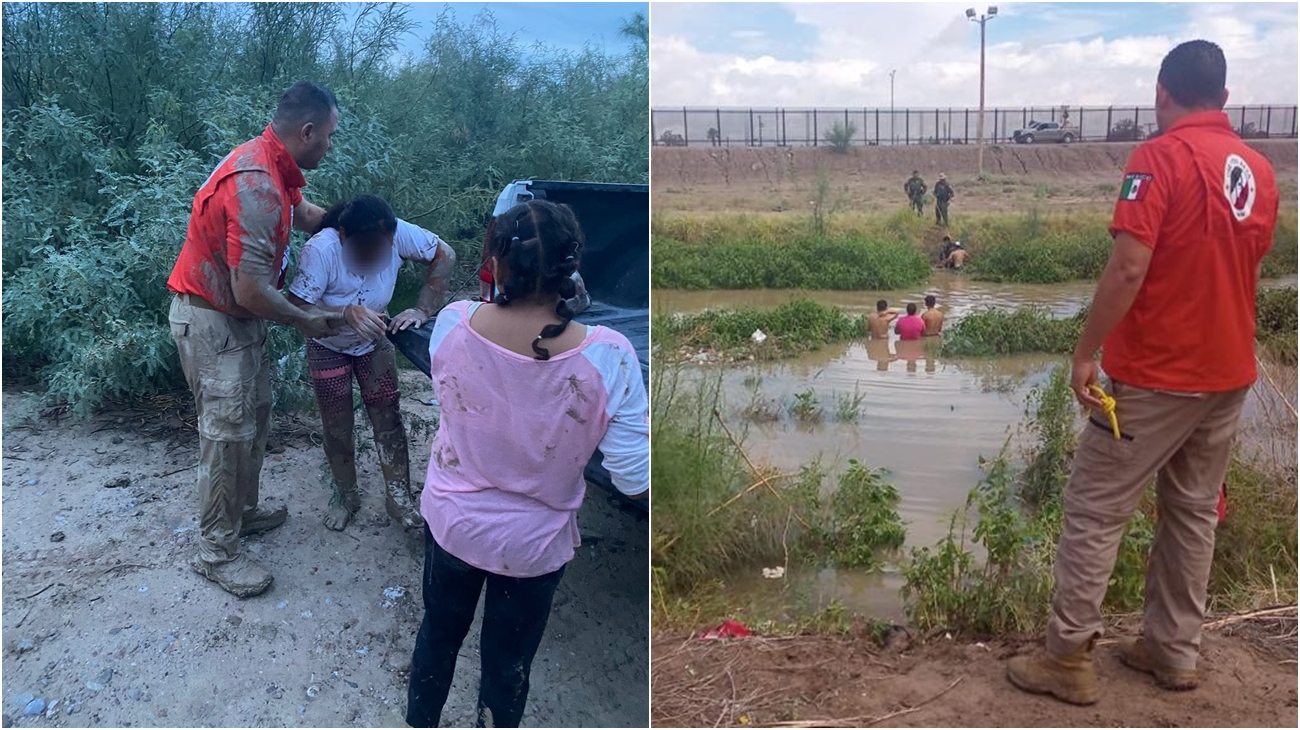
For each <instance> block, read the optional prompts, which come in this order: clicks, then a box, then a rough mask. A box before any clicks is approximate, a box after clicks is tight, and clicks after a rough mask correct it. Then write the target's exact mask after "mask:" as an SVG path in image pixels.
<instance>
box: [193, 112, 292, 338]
mask: <svg viewBox="0 0 1300 730" xmlns="http://www.w3.org/2000/svg"><path fill="white" fill-rule="evenodd" d="M306 184H307V181H306V179H304V178H303V176H302V171H301V170H299V169H298V163H296V162H294V160H293V158H292V157H291V156H290V155H289V151H288V150H287V149H285V146H284V143H283V142H281V141H280V138H279V137H277V136H276V134H275V132H274V131H273V130H272V129H271V127H270V126H269V125H268V126H267V128H266V130H265V131H263V132H262V135H261V136H260V137H256V138H254V139H251V140H249V141H247V142H245V143H244V144H241V145H240V146H238V147H236V148H235V149H234V151H232V152H231V153H230V154H229V155H226V157H225V159H223V160H222V161H221V162H220V164H218V165H217V168H216V169H215V170H213V171H212V174H211V175H209V176H208V179H207V181H206V182H204V183H203V186H202V187H200V188H199V191H198V193H196V194H195V196H194V203H193V206H192V207H191V210H190V220H189V226H188V228H187V229H186V232H185V243H184V244H183V245H182V246H181V253H180V256H179V258H177V260H176V266H175V267H174V268H173V269H172V273H171V276H170V277H169V278H168V279H167V288H168V289H169V290H170V291H172V292H175V293H177V294H193V295H195V296H198V297H202V298H203V299H205V300H206V301H208V302H209V303H210V304H212V306H213V307H215V308H216V309H217V311H220V312H224V313H226V314H229V315H230V316H232V317H236V318H239V319H250V318H252V317H253V316H254V315H253V313H252V312H250V311H248V310H247V309H245V308H243V307H241V306H239V305H238V304H237V303H236V302H235V294H234V290H233V289H232V287H231V283H230V271H231V269H232V268H238V269H240V270H241V271H244V272H245V273H252V274H256V275H259V276H260V275H266V276H267V277H268V280H269V281H268V283H275V284H276V288H281V287H283V286H284V272H285V269H286V267H287V266H288V263H289V258H288V248H289V234H290V231H291V230H292V229H293V209H294V208H295V207H297V206H298V205H299V204H301V203H302V191H301V190H300V188H302V187H303V186H304V185H306Z"/></svg>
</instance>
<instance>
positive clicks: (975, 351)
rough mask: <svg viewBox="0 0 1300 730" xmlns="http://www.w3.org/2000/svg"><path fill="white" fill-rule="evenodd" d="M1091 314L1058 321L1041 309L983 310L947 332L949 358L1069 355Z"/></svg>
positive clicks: (944, 346)
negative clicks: (1045, 354)
mask: <svg viewBox="0 0 1300 730" xmlns="http://www.w3.org/2000/svg"><path fill="white" fill-rule="evenodd" d="M1087 318H1088V312H1087V310H1086V309H1085V310H1083V311H1081V312H1079V313H1078V314H1076V315H1074V316H1073V317H1066V318H1064V319H1057V318H1055V317H1053V316H1052V313H1051V312H1050V311H1048V310H1046V309H1043V308H1040V307H1021V308H1019V309H1015V310H1005V309H994V308H984V309H978V310H976V311H974V312H971V313H970V314H967V315H966V316H965V317H962V318H961V319H960V320H958V321H957V322H956V323H955V324H954V325H952V326H951V327H949V328H947V329H945V330H944V333H943V353H944V355H947V356H948V357H986V356H1001V355H1019V354H1024V353H1047V354H1068V353H1070V352H1073V351H1074V346H1075V345H1076V344H1077V343H1078V341H1079V336H1080V335H1082V334H1083V325H1084V323H1085V322H1086V321H1087Z"/></svg>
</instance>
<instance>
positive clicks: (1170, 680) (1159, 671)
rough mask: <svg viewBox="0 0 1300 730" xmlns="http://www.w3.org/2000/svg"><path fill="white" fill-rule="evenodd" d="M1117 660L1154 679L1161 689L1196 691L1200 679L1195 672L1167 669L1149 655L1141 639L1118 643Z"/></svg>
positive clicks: (1144, 641) (1145, 644)
mask: <svg viewBox="0 0 1300 730" xmlns="http://www.w3.org/2000/svg"><path fill="white" fill-rule="evenodd" d="M1119 660H1120V661H1121V662H1123V663H1124V666H1126V667H1128V668H1129V669H1136V670H1138V671H1139V672H1146V673H1147V674H1150V675H1151V676H1153V677H1155V678H1156V685H1158V686H1159V687H1161V688H1163V689H1169V690H1174V691H1176V692H1181V691H1184V690H1189V689H1196V687H1197V686H1198V685H1199V684H1200V678H1199V677H1197V676H1196V670H1194V669H1192V670H1188V669H1175V668H1173V667H1167V666H1165V665H1164V664H1162V663H1161V662H1160V660H1158V659H1156V658H1155V657H1154V656H1152V655H1151V652H1150V647H1149V646H1148V645H1147V642H1146V640H1145V639H1143V638H1140V637H1139V638H1137V639H1125V640H1124V641H1123V642H1121V643H1120V647H1119Z"/></svg>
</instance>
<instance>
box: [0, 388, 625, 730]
mask: <svg viewBox="0 0 1300 730" xmlns="http://www.w3.org/2000/svg"><path fill="white" fill-rule="evenodd" d="M402 382H403V402H402V408H403V410H404V411H406V412H408V413H415V414H417V415H419V416H421V417H423V418H424V419H431V418H432V417H433V415H434V408H433V407H431V406H429V405H427V404H425V403H422V402H421V401H422V400H427V399H428V398H429V397H430V393H429V386H428V384H427V383H426V382H425V381H424V377H423V376H422V375H419V374H418V373H410V372H405V373H403V377H402ZM30 405H31V403H30V400H29V398H28V397H27V396H24V395H21V394H15V393H6V394H5V395H4V466H3V473H4V481H3V514H4V536H3V554H4V557H3V564H4V603H3V627H4V642H5V646H4V660H3V669H4V676H3V687H4V693H3V694H4V696H3V698H0V701H2V702H3V704H4V707H3V711H4V715H5V721H6V722H5V725H6V727H8V725H9V722H10V720H12V721H13V722H14V723H15V726H17V727H86V726H109V727H112V726H119V727H120V726H127V727H148V726H155V727H158V726H161V727H177V726H179V727H339V726H358V727H404V726H405V723H404V722H403V717H404V713H405V709H406V690H407V681H408V677H409V671H410V657H411V651H412V649H413V647H414V641H415V634H416V631H417V630H418V628H419V623H420V621H421V619H422V617H423V608H422V605H421V591H420V580H421V569H422V565H423V545H422V538H421V537H420V536H419V535H418V533H417V534H403V532H402V531H401V530H400V529H399V528H398V527H397V526H396V525H393V524H390V522H389V519H388V517H387V516H386V515H385V514H384V509H383V497H382V493H381V484H382V477H381V475H380V472H379V467H378V463H377V462H376V460H375V456H374V450H373V447H368V448H367V447H366V446H365V443H366V442H367V441H368V440H369V439H368V438H366V439H362V440H361V441H360V442H359V443H360V444H361V445H362V446H361V451H360V453H359V456H358V466H359V472H360V479H361V484H362V490H363V494H364V496H363V502H362V507H361V511H360V513H359V514H358V515H357V518H356V519H355V520H354V522H353V523H352V524H350V525H349V526H348V528H347V530H346V531H345V532H342V533H339V532H331V531H330V530H327V529H326V528H325V526H324V525H323V524H322V518H323V516H324V513H325V508H326V505H327V502H328V499H329V492H328V489H327V488H326V487H325V486H324V483H325V482H324V481H323V479H322V475H323V467H324V463H325V462H324V456H323V454H322V452H321V449H320V447H319V446H317V445H314V444H313V441H315V443H316V444H318V443H319V436H315V437H314V438H313V434H312V431H311V425H312V424H311V422H310V421H304V422H303V423H304V424H305V425H306V426H307V429H306V430H301V429H296V430H293V431H290V432H287V433H286V431H285V430H284V428H281V429H280V430H279V431H278V433H277V434H276V435H275V437H276V438H279V439H280V440H281V441H282V442H284V444H285V450H284V451H283V453H278V454H273V455H268V457H267V462H266V467H265V469H264V471H263V474H262V479H263V481H262V495H263V498H264V500H266V501H267V502H269V503H272V504H288V506H289V521H288V522H287V523H286V524H285V525H284V526H283V527H280V528H279V529H277V530H274V531H272V532H270V533H268V534H265V535H261V536H257V537H252V538H248V539H246V540H245V546H246V548H247V549H248V550H249V552H250V553H252V554H253V556H254V557H255V558H256V559H258V560H259V561H261V562H262V563H263V565H265V566H266V567H267V568H268V569H269V570H270V571H271V572H272V573H273V574H274V575H275V585H274V586H272V588H271V590H270V591H269V592H267V593H266V594H264V595H262V596H258V597H256V598H251V599H248V600H244V601H241V600H238V599H235V598H233V597H231V596H229V595H227V594H226V593H224V592H222V591H221V590H220V589H219V588H217V587H216V586H215V585H213V584H211V583H209V582H207V581H205V580H203V579H202V578H200V577H199V576H197V575H195V574H194V573H192V572H191V571H190V570H189V568H188V567H186V562H187V560H188V559H189V557H190V556H191V554H192V551H193V549H194V541H195V538H196V520H197V509H198V497H197V494H196V492H195V483H194V479H195V472H194V469H193V468H192V467H193V466H194V464H195V463H196V460H197V455H196V452H195V446H196V442H197V439H196V437H195V436H194V433H193V430H192V428H186V427H185V426H184V424H183V423H182V422H181V421H179V420H176V421H172V422H171V423H170V424H168V422H167V420H166V419H164V418H162V417H158V416H150V415H147V414H146V415H144V416H141V415H139V414H128V415H127V417H126V419H125V421H124V422H119V421H118V420H117V419H115V418H101V419H99V420H98V421H96V422H94V423H89V424H75V423H69V422H66V421H65V422H62V423H55V422H51V421H50V420H49V419H47V418H42V417H41V416H40V415H39V414H38V413H37V412H35V411H34V410H33V409H31V408H30ZM279 425H280V426H281V427H285V426H286V425H289V426H292V425H293V424H292V423H288V424H287V423H286V422H281V423H280V424H279ZM317 427H318V426H317ZM168 430H170V431H171V432H172V434H167V433H165V432H167V431H168ZM177 431H179V432H180V433H181V435H180V436H176V435H174V434H175V432H177ZM429 438H430V437H429V435H428V434H427V433H424V434H419V435H417V434H411V444H412V445H411V459H412V464H411V473H412V476H413V477H414V478H415V479H417V480H422V479H423V475H424V473H425V469H426V464H427V462H428V458H429V448H428V445H429ZM578 523H579V526H580V528H581V529H582V531H583V533H584V543H585V544H584V545H583V547H581V548H580V549H579V552H578V555H577V557H576V558H575V559H574V560H573V562H572V563H570V564H569V568H568V570H567V572H566V573H565V576H564V580H563V581H562V582H561V583H560V587H559V591H558V592H557V594H556V602H555V608H554V610H553V611H552V613H551V617H550V621H549V623H548V625H547V630H546V638H545V639H544V640H543V641H542V646H541V649H540V650H539V652H538V654H537V659H536V661H535V662H534V664H533V671H532V688H531V692H530V693H529V700H528V709H527V710H526V712H525V715H524V720H523V724H524V725H525V726H534V727H537V726H541V727H563V726H586V727H642V726H644V725H645V723H646V721H647V718H648V717H649V706H648V701H647V697H646V691H645V686H646V683H647V681H648V676H647V662H648V647H647V643H648V629H647V626H646V610H645V607H646V605H647V604H648V600H649V591H648V589H647V583H648V580H647V579H648V575H647V573H648V568H647V552H646V545H647V540H648V525H647V522H646V521H645V519H644V518H643V517H642V518H640V519H638V517H637V516H636V515H634V514H624V513H622V512H621V511H620V509H619V508H618V507H616V506H614V505H612V504H611V503H610V502H609V501H607V498H606V496H605V495H604V494H603V493H602V492H600V491H599V490H597V489H592V490H590V491H589V493H588V495H587V499H586V503H585V504H584V505H583V508H582V511H581V514H579V516H578ZM638 607H639V608H638ZM481 614H482V606H481V605H480V610H479V615H480V618H481ZM478 636H479V627H478V620H477V619H476V621H475V625H474V626H473V627H472V628H471V629H470V633H469V636H468V637H467V638H466V641H465V644H464V646H463V647H462V648H461V653H460V659H459V661H458V663H457V667H456V678H455V681H454V684H453V686H452V691H451V696H450V697H449V699H448V702H447V706H446V708H445V710H444V712H443V724H444V725H445V726H448V725H449V726H452V727H457V726H460V727H464V726H467V724H472V723H473V721H474V710H475V704H476V698H477V694H478V671H479V653H478V641H479V640H478ZM28 695H30V697H29V696H28ZM34 699H40V700H43V702H44V711H43V712H41V713H39V714H36V715H34V716H25V714H24V709H25V708H26V707H27V706H28V704H29V703H31V702H32V701H33V700H34ZM20 701H21V702H22V704H19V702H20Z"/></svg>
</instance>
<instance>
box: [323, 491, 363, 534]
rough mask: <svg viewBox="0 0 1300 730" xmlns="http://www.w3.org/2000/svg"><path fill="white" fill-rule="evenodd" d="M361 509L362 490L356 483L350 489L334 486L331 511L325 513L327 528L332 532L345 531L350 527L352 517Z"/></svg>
mask: <svg viewBox="0 0 1300 730" xmlns="http://www.w3.org/2000/svg"><path fill="white" fill-rule="evenodd" d="M359 509H361V490H359V489H357V485H356V484H355V483H353V484H352V486H351V487H349V488H346V489H344V488H340V487H339V485H337V484H335V485H334V496H333V497H330V506H329V510H327V511H326V512H325V526H326V527H328V528H330V529H331V530H339V531H341V530H343V528H345V527H347V526H348V522H349V521H350V520H351V519H352V516H353V515H355V514H356V513H357V510H359Z"/></svg>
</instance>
